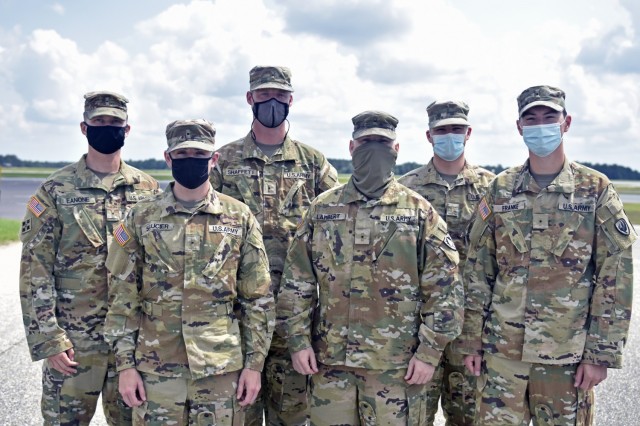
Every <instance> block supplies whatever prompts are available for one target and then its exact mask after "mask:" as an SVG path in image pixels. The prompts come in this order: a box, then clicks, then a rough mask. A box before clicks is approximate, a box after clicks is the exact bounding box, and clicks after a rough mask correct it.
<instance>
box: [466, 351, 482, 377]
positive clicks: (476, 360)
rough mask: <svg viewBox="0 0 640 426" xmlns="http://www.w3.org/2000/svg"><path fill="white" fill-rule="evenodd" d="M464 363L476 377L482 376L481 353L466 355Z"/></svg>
mask: <svg viewBox="0 0 640 426" xmlns="http://www.w3.org/2000/svg"><path fill="white" fill-rule="evenodd" d="M464 365H465V366H466V367H467V370H469V373H471V374H473V375H474V376H476V377H479V376H480V366H481V365H482V356H480V355H467V356H465V357H464Z"/></svg>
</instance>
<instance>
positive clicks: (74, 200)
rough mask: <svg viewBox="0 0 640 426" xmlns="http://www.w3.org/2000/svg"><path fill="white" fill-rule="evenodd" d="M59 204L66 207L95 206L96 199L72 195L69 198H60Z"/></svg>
mask: <svg viewBox="0 0 640 426" xmlns="http://www.w3.org/2000/svg"><path fill="white" fill-rule="evenodd" d="M58 202H59V203H60V204H66V205H74V204H95V202H96V198H95V197H87V196H83V195H78V196H74V195H70V196H67V197H59V198H58Z"/></svg>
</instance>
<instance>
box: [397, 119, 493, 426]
mask: <svg viewBox="0 0 640 426" xmlns="http://www.w3.org/2000/svg"><path fill="white" fill-rule="evenodd" d="M446 117H448V116H446ZM494 176H495V175H494V174H493V173H491V172H490V171H488V170H485V169H483V168H481V167H478V166H473V165H470V164H468V163H465V165H464V168H463V169H462V171H461V172H460V173H459V174H458V177H457V178H456V180H455V181H454V182H453V184H452V185H451V186H449V184H448V183H447V182H446V181H445V180H444V179H443V178H442V177H441V176H440V174H439V173H438V171H437V170H436V168H435V166H434V165H433V159H432V160H431V161H429V164H427V165H426V166H422V167H419V168H417V169H415V170H412V171H410V172H409V173H407V174H406V175H404V176H402V177H401V178H399V179H398V182H400V183H401V184H403V185H405V186H406V187H408V188H410V189H412V190H414V191H416V192H417V193H418V194H420V195H422V196H423V197H424V198H425V199H427V200H428V201H429V202H430V203H431V205H432V206H433V208H434V209H436V211H437V212H438V215H440V217H441V218H443V219H444V220H445V222H447V229H448V230H449V235H451V238H452V239H453V242H454V244H455V245H456V249H457V250H458V255H459V257H460V264H461V265H464V262H465V260H466V257H467V246H468V242H469V240H468V236H469V230H470V228H471V225H472V224H473V218H474V217H475V211H476V207H477V205H478V203H479V202H480V199H481V198H482V196H483V195H484V193H485V191H486V189H487V187H488V186H489V182H490V181H491V179H493V177H494ZM463 284H464V281H463ZM441 392H442V408H443V412H444V416H445V418H446V419H447V421H448V422H449V424H454V425H470V424H473V418H474V414H473V410H474V408H475V376H473V375H471V374H469V372H468V371H467V370H466V369H465V367H464V361H463V356H462V354H459V353H456V352H455V351H454V347H453V345H447V348H446V349H445V351H444V356H443V357H442V359H441V361H440V365H439V366H438V369H437V371H436V372H435V373H434V377H433V379H432V380H431V381H430V382H429V386H428V399H427V401H428V402H427V419H428V424H433V422H434V420H435V415H436V412H437V411H438V400H439V399H440V395H441Z"/></svg>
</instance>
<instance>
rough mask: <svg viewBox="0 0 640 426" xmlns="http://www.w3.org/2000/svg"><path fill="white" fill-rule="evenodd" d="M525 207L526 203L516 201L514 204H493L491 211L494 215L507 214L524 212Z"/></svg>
mask: <svg viewBox="0 0 640 426" xmlns="http://www.w3.org/2000/svg"><path fill="white" fill-rule="evenodd" d="M525 207H527V203H526V202H524V201H517V202H515V203H506V204H494V205H493V211H494V212H496V213H507V212H512V211H516V210H524V209H525Z"/></svg>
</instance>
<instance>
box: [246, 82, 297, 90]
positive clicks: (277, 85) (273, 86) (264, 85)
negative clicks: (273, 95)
mask: <svg viewBox="0 0 640 426" xmlns="http://www.w3.org/2000/svg"><path fill="white" fill-rule="evenodd" d="M258 89H280V90H286V91H287V92H293V87H291V86H287V85H286V84H280V83H262V84H259V85H257V86H255V87H252V88H251V89H250V90H258Z"/></svg>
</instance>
